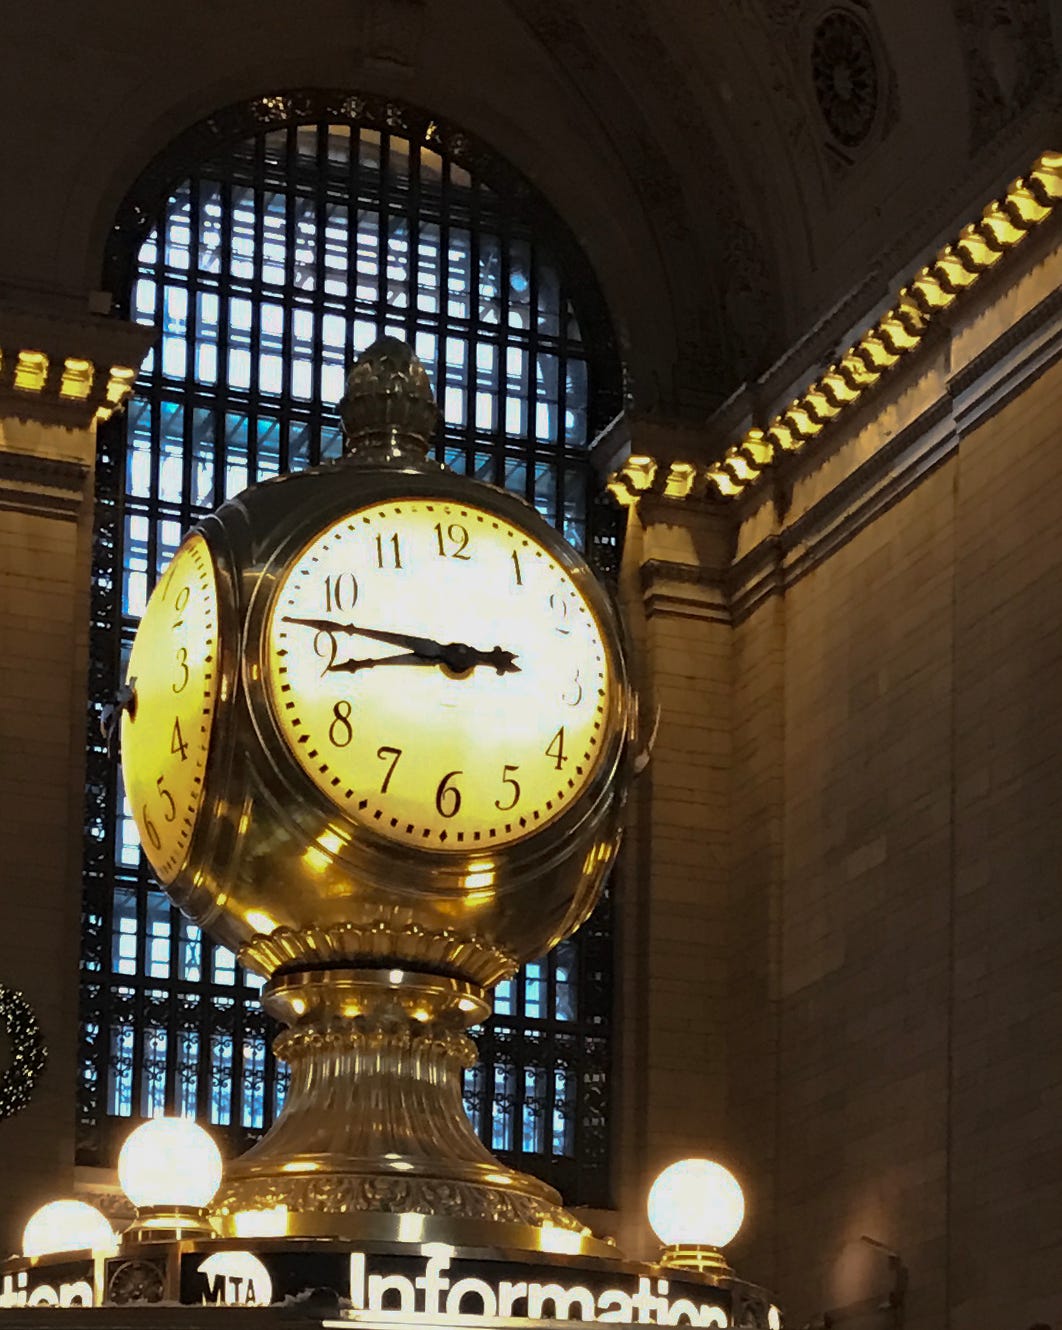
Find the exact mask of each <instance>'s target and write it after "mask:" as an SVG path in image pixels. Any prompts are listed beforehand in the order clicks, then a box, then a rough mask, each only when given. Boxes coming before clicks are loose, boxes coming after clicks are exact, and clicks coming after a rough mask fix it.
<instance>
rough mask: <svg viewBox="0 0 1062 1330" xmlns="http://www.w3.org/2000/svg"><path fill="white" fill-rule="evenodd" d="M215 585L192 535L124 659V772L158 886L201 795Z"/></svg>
mask: <svg viewBox="0 0 1062 1330" xmlns="http://www.w3.org/2000/svg"><path fill="white" fill-rule="evenodd" d="M218 678H219V670H218V604H217V582H216V579H215V576H214V563H213V560H212V559H211V556H210V550H209V548H208V546H207V543H206V541H205V540H204V539H203V537H202V536H201V535H199V534H197V533H194V532H193V534H192V535H190V536H189V537H188V539H187V540H186V541H185V542H184V544H183V545H182V546H181V548H180V549H179V550H178V551H177V553H176V554H175V555H174V558H173V561H172V562H171V564H170V566H169V567H168V568H167V569H166V571H165V573H164V574H163V576H162V578H161V580H160V581H159V583H158V584H157V586H156V587H155V590H154V591H153V592H152V594H151V599H150V600H149V601H148V606H147V609H146V610H145V612H144V617H143V618H142V619H141V620H140V627H139V628H138V629H137V633H136V639H135V641H134V642H133V650H132V653H131V654H130V657H129V668H128V672H127V675H126V683H127V684H128V686H129V687H130V689H131V690H132V694H133V701H132V703H131V705H130V706H129V708H128V709H127V710H126V712H125V714H124V715H123V717H122V772H123V775H124V777H125V790H126V796H127V798H128V800H129V803H130V806H131V807H132V810H133V816H134V817H135V818H136V825H137V829H138V831H139V832H140V840H141V844H142V845H143V847H144V853H145V854H146V855H147V857H148V859H149V860H150V861H151V866H152V868H153V869H154V870H155V873H156V874H157V875H158V877H159V880H160V881H162V882H163V883H169V882H172V881H173V879H174V878H175V877H176V875H177V873H178V871H179V870H180V868H181V865H182V864H183V863H184V860H185V857H186V855H187V852H188V846H189V844H190V842H191V839H192V831H193V829H194V827H195V820H196V816H197V814H198V812H199V806H200V804H201V802H202V799H203V780H204V775H205V770H206V760H207V752H208V750H209V746H210V731H211V726H212V724H213V719H214V710H215V706H216V703H217V697H218Z"/></svg>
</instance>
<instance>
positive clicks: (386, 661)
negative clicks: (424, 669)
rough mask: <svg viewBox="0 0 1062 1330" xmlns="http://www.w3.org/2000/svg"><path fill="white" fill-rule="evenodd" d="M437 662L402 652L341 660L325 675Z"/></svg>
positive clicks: (329, 668) (326, 670)
mask: <svg viewBox="0 0 1062 1330" xmlns="http://www.w3.org/2000/svg"><path fill="white" fill-rule="evenodd" d="M437 664H438V661H435V660H429V659H428V658H427V656H421V655H420V654H418V653H417V652H416V651H404V652H403V653H402V654H401V655H400V656H370V657H367V658H366V659H364V660H341V661H340V662H339V664H338V665H328V666H327V667H326V668H325V674H356V673H357V672H358V670H371V669H372V668H373V667H374V666H376V665H437Z"/></svg>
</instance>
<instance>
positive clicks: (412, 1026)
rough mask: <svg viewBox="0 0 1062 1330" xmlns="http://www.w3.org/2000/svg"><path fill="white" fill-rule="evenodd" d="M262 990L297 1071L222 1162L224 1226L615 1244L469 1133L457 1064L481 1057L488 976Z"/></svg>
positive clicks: (591, 1246) (229, 1231)
mask: <svg viewBox="0 0 1062 1330" xmlns="http://www.w3.org/2000/svg"><path fill="white" fill-rule="evenodd" d="M262 1002H263V1005H264V1007H265V1008H266V1010H267V1011H269V1012H270V1014H271V1015H273V1016H276V1017H278V1018H279V1019H280V1020H282V1021H284V1022H285V1023H286V1024H287V1025H289V1027H290V1028H289V1029H288V1030H286V1031H285V1032H284V1033H283V1034H281V1035H280V1036H279V1037H278V1039H277V1042H276V1046H275V1049H276V1054H277V1057H278V1058H279V1059H281V1060H282V1061H284V1062H286V1063H288V1064H289V1066H290V1068H291V1082H290V1085H289V1088H288V1094H287V1099H286V1101H285V1104H284V1108H283V1110H282V1112H281V1113H280V1115H279V1117H278V1118H277V1120H276V1122H275V1123H274V1124H273V1126H272V1128H271V1129H270V1131H269V1132H268V1133H267V1135H266V1136H265V1137H264V1139H263V1140H262V1141H260V1142H259V1144H258V1145H256V1146H255V1147H254V1148H253V1149H251V1150H249V1151H248V1152H247V1153H246V1154H244V1155H242V1156H241V1157H240V1158H239V1159H237V1160H235V1161H233V1162H232V1163H231V1164H230V1165H229V1167H228V1168H227V1170H226V1175H225V1180H224V1182H223V1183H222V1186H221V1190H220V1191H219V1192H218V1195H217V1197H216V1199H215V1201H214V1205H213V1207H212V1209H213V1213H214V1216H215V1219H216V1221H217V1222H218V1224H219V1226H220V1228H221V1231H222V1232H223V1233H224V1234H226V1235H230V1236H237V1235H243V1234H246V1233H247V1232H248V1231H253V1225H254V1223H255V1218H254V1216H253V1214H252V1215H248V1214H247V1212H262V1211H269V1212H272V1214H271V1216H270V1218H271V1220H272V1223H273V1225H274V1227H273V1230H272V1231H274V1232H275V1231H277V1227H278V1226H279V1225H280V1224H281V1223H282V1224H283V1228H284V1232H285V1233H286V1234H287V1235H289V1236H307V1237H310V1236H315V1237H317V1236H319V1237H334V1238H343V1239H350V1240H361V1241H368V1240H385V1241H386V1240H402V1241H412V1242H446V1243H450V1244H451V1245H454V1246H478V1245H489V1246H505V1247H515V1248H520V1249H524V1250H532V1251H553V1252H557V1251H565V1252H571V1253H573V1254H576V1253H578V1254H584V1255H600V1256H613V1257H614V1256H615V1249H614V1248H613V1247H611V1246H609V1245H608V1244H606V1243H603V1242H601V1241H599V1240H598V1239H596V1238H594V1237H593V1235H592V1234H591V1233H590V1232H589V1230H587V1229H585V1228H584V1226H583V1225H581V1224H580V1223H579V1222H578V1220H576V1219H575V1218H574V1217H573V1216H571V1215H570V1214H568V1213H567V1212H566V1211H565V1210H564V1209H563V1207H562V1206H561V1201H560V1197H559V1196H558V1194H557V1193H556V1192H555V1191H554V1190H553V1188H552V1187H548V1186H547V1185H546V1184H545V1183H543V1182H540V1181H539V1180H538V1179H537V1178H532V1177H529V1176H528V1175H526V1174H523V1173H517V1172H514V1171H513V1170H512V1169H509V1168H506V1167H505V1166H504V1165H503V1164H501V1163H499V1161H498V1160H497V1159H495V1158H494V1156H493V1155H492V1154H491V1153H490V1151H489V1150H488V1149H487V1148H486V1146H484V1145H483V1143H482V1142H481V1141H480V1140H479V1139H478V1137H477V1136H476V1135H475V1133H474V1132H473V1130H472V1126H471V1123H470V1122H469V1120H468V1116H467V1114H466V1113H465V1110H464V1105H463V1103H462V1098H461V1074H462V1072H463V1071H464V1070H465V1069H466V1068H468V1067H471V1066H473V1065H474V1063H475V1061H476V1050H475V1045H474V1044H473V1042H472V1040H471V1039H470V1038H469V1037H468V1035H467V1034H466V1033H465V1031H466V1030H467V1029H468V1028H469V1027H471V1026H473V1025H475V1024H477V1023H478V1022H479V1021H481V1020H483V1019H484V1018H485V1017H486V1016H488V1015H489V1014H490V1003H489V1000H488V997H487V995H486V993H485V991H484V990H483V989H480V988H477V987H475V986H473V985H472V984H469V983H466V982H464V981H462V980H457V979H449V978H442V977H439V976H436V975H429V974H418V973H414V972H411V971H408V970H398V969H394V970H355V969H331V970H329V969H321V970H311V971H302V972H299V973H295V974H289V975H284V976H280V977H278V978H276V979H275V980H273V982H271V983H270V984H269V985H268V986H267V987H266V989H265V991H264V993H263V998H262ZM263 1218H264V1217H263Z"/></svg>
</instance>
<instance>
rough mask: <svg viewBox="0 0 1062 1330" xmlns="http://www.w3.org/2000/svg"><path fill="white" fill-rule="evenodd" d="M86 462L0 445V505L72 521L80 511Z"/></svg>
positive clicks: (87, 470)
mask: <svg viewBox="0 0 1062 1330" xmlns="http://www.w3.org/2000/svg"><path fill="white" fill-rule="evenodd" d="M88 472H89V468H88V466H87V464H86V463H84V462H78V461H75V460H74V459H71V458H61V457H41V456H38V455H37V454H35V453H23V452H11V451H9V450H7V449H5V448H0V508H8V509H12V508H13V509H16V510H17V511H19V512H26V513H35V514H36V515H38V516H43V517H56V518H60V519H63V520H67V521H72V520H73V519H74V518H76V517H77V515H78V513H79V512H80V510H81V505H82V502H83V500H84V494H85V481H86V478H87V476H88Z"/></svg>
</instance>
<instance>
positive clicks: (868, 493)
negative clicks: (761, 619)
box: [727, 291, 1062, 624]
mask: <svg viewBox="0 0 1062 1330" xmlns="http://www.w3.org/2000/svg"><path fill="white" fill-rule="evenodd" d="M1059 361H1062V292H1060V291H1053V292H1052V293H1051V294H1050V295H1049V296H1047V297H1046V298H1045V299H1044V300H1042V301H1041V302H1040V303H1039V304H1038V305H1036V306H1035V307H1034V308H1033V309H1031V310H1030V311H1029V312H1028V313H1027V314H1026V315H1025V316H1024V317H1023V318H1021V319H1019V320H1018V321H1017V322H1016V323H1014V324H1013V325H1012V326H1011V327H1010V328H1008V329H1007V330H1006V332H1005V333H1003V334H1002V335H1001V336H1000V337H999V338H997V339H996V341H994V342H993V343H992V345H991V346H990V347H988V348H986V350H985V351H984V352H982V353H981V355H979V356H977V357H976V358H975V359H974V360H972V361H971V362H970V363H969V364H968V365H965V366H963V368H962V369H960V370H959V371H957V372H956V373H955V374H954V375H952V376H951V377H950V378H949V379H947V380H946V381H945V382H943V383H942V384H941V386H940V391H939V392H938V393H937V395H936V396H935V397H933V398H932V400H929V401H927V403H926V405H925V407H924V409H923V410H922V411H920V412H919V413H918V415H917V416H916V417H915V418H914V419H912V420H910V421H909V423H908V424H907V425H906V426H905V427H904V428H903V429H902V430H900V431H899V432H898V433H897V434H895V435H894V436H893V437H892V438H890V439H888V440H887V441H886V442H885V443H884V444H883V445H882V447H880V448H879V449H877V451H875V452H874V453H873V454H872V455H871V456H870V457H868V458H867V460H866V461H865V462H864V463H863V464H862V465H861V466H859V467H857V468H856V469H855V470H853V471H851V472H850V473H849V474H847V475H846V476H845V477H844V478H843V479H842V480H841V481H840V482H839V483H838V484H836V485H834V486H833V487H831V488H830V490H829V491H828V492H827V493H826V494H824V495H823V496H822V498H821V499H819V500H818V501H817V502H816V503H814V504H812V505H811V506H810V507H809V508H807V509H806V510H805V511H804V512H802V513H800V514H799V516H797V517H795V518H793V519H792V520H789V521H788V522H786V523H785V524H784V525H783V526H782V528H781V529H780V530H777V531H775V532H774V533H773V534H771V535H770V536H767V537H766V538H764V539H762V540H760V541H758V542H757V543H756V544H755V545H754V546H753V547H752V548H751V549H750V550H748V552H747V553H745V554H744V555H742V557H740V558H739V559H738V560H737V561H736V562H735V563H734V565H733V566H732V568H731V570H730V574H729V577H728V579H727V589H728V591H729V597H728V599H729V604H730V608H731V612H732V615H733V621H734V623H735V624H736V623H740V622H742V621H743V620H744V619H746V618H748V616H749V615H750V614H751V613H752V612H753V611H754V610H755V609H756V608H757V607H758V606H759V605H761V604H762V603H763V602H764V601H765V600H766V599H767V598H768V597H770V596H772V595H775V594H778V593H780V592H783V591H785V590H786V589H787V588H789V587H791V586H792V585H793V584H794V583H796V582H797V581H799V580H800V579H801V578H802V577H803V576H804V575H805V574H806V573H808V572H810V571H811V570H812V569H813V568H816V567H817V566H818V565H819V564H821V563H822V562H823V560H825V559H826V558H828V557H829V556H830V554H832V553H833V552H834V551H835V550H836V549H838V548H839V547H840V546H841V545H843V544H845V543H846V542H847V541H849V540H851V539H852V537H853V536H854V535H856V534H857V533H858V532H859V531H862V530H863V529H864V528H865V527H867V526H868V525H870V523H872V522H873V521H874V520H875V519H876V518H877V517H879V516H880V515H881V513H882V512H884V511H885V510H886V509H887V508H889V507H891V506H892V505H893V504H895V503H897V502H899V501H900V500H901V499H902V498H903V497H904V496H905V495H906V494H908V493H909V492H910V491H911V490H912V489H914V488H915V487H916V486H917V485H919V484H920V483H921V481H922V480H923V479H924V478H925V477H926V476H927V475H928V474H929V473H930V472H932V471H933V470H935V469H936V468H937V467H938V466H940V465H941V464H942V463H943V462H945V461H947V459H948V458H949V457H951V456H952V455H953V454H954V453H955V452H956V450H957V449H958V448H959V447H960V445H961V443H962V440H963V438H964V437H965V436H966V435H968V434H970V433H972V432H973V430H975V429H978V428H980V427H982V426H984V425H985V424H986V423H987V422H988V421H989V420H990V419H991V418H992V417H993V416H994V415H995V414H996V412H998V411H1000V410H1002V409H1003V407H1005V406H1006V405H1007V403H1008V402H1010V401H1012V400H1013V399H1014V398H1015V397H1017V396H1019V395H1020V394H1021V393H1022V392H1024V391H1025V389H1026V388H1027V387H1028V385H1029V384H1030V383H1031V382H1033V381H1034V380H1035V379H1036V378H1037V377H1038V376H1039V375H1041V374H1043V373H1044V371H1045V370H1046V369H1048V368H1049V367H1050V366H1051V365H1053V364H1056V363H1058V362H1059Z"/></svg>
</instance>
